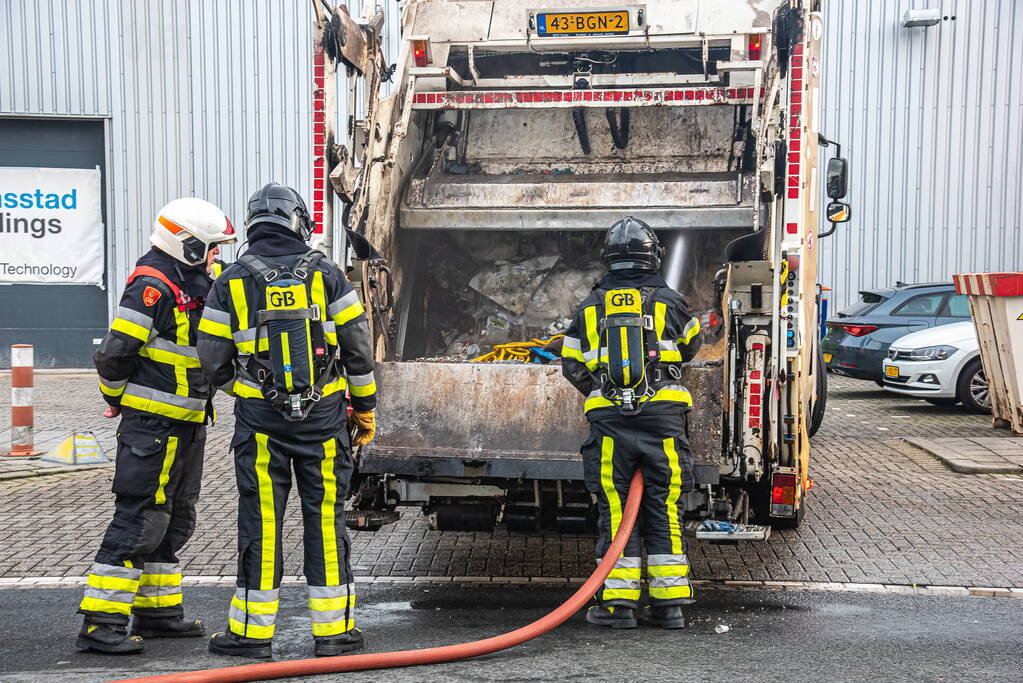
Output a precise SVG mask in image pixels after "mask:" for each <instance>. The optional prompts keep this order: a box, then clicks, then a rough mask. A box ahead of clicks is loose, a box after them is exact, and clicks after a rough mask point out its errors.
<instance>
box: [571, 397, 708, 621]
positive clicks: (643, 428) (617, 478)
mask: <svg viewBox="0 0 1023 683" xmlns="http://www.w3.org/2000/svg"><path fill="white" fill-rule="evenodd" d="M684 410H685V409H679V410H677V411H673V412H672V413H670V414H648V413H646V412H644V413H641V414H640V415H637V416H624V415H615V416H611V417H604V418H600V419H597V420H594V421H592V422H591V423H590V437H589V439H587V441H586V443H585V444H583V446H582V449H581V453H582V456H583V469H584V473H585V478H586V488H587V489H588V490H589V491H590V493H592V494H593V495H594V496H595V498H596V501H597V514H598V532H599V536H598V540H597V560H598V561H599V560H600V559H601V558H603V556H604V554H605V553H606V552H607V550H608V548H609V547H610V545H611V538H612V537H613V536H614V534H615V533H617V531H618V526H619V524H620V523H621V519H622V510H623V509H624V506H625V499H626V498H627V497H628V495H629V484H630V482H631V480H632V476H633V474H634V473H635V471H636V468H637V467H638V468H640V470H641V471H642V472H643V484H644V486H643V501H642V504H641V506H640V511H639V517H638V519H637V520H636V525H635V526H634V527H633V529H632V534H631V535H630V536H629V541H628V543H627V545H626V546H625V551H624V552H623V553H622V555H621V557H619V558H618V561H617V562H616V564H615V567H614V569H612V570H611V573H610V575H608V578H607V579H606V580H605V581H604V586H603V588H601V590H600V591H598V592H597V595H596V598H597V600H598V601H599V602H600V603H601V604H604V605H622V606H625V607H636V606H637V605H638V604H639V597H640V581H641V578H642V575H641V572H642V558H643V549H644V546H645V549H646V553H647V575H648V577H649V589H650V600H651V602H653V603H654V604H659V605H674V604H685V603H689V602H692V599H693V588H692V584H691V582H690V577H689V560H688V558H687V557H686V539H685V536H684V534H683V531H684V523H683V520H682V516H683V513H684V512H685V505H684V501H680V500H679V499H680V497H681V495H682V493H683V492H685V491H690V490H692V488H693V485H694V480H693V464H692V455H691V453H690V451H689V440H688V438H687V434H686V432H687V428H686V414H685V412H684Z"/></svg>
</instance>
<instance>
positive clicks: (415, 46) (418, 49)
mask: <svg viewBox="0 0 1023 683" xmlns="http://www.w3.org/2000/svg"><path fill="white" fill-rule="evenodd" d="M412 59H413V61H415V63H416V66H426V65H427V64H429V63H430V46H429V44H428V43H427V41H425V40H413V41H412Z"/></svg>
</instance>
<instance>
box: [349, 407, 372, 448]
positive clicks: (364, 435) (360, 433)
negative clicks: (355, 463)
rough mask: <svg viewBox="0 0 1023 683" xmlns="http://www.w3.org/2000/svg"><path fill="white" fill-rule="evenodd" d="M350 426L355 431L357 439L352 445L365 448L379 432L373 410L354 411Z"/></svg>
mask: <svg viewBox="0 0 1023 683" xmlns="http://www.w3.org/2000/svg"><path fill="white" fill-rule="evenodd" d="M350 424H351V427H352V428H353V429H354V430H355V439H354V440H353V441H352V445H353V446H356V447H358V446H365V445H366V444H368V443H369V442H370V441H372V440H373V435H374V434H376V432H377V418H376V413H375V412H373V411H372V410H365V411H361V410H353V411H352V417H351V423H350Z"/></svg>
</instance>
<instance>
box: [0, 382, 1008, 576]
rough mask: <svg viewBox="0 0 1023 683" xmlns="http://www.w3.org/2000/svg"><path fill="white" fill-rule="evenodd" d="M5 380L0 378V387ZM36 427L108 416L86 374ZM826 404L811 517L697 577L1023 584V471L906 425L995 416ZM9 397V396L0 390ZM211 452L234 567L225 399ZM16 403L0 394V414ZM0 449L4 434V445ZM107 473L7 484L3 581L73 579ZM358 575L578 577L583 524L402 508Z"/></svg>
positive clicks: (850, 386) (938, 428) (881, 398)
mask: <svg viewBox="0 0 1023 683" xmlns="http://www.w3.org/2000/svg"><path fill="white" fill-rule="evenodd" d="M5 384H6V378H4V377H0V387H4V385H5ZM36 384H37V387H38V388H37V390H36V406H37V411H36V412H37V424H39V425H40V426H41V427H43V428H46V429H54V430H57V431H62V430H66V431H70V430H71V429H72V428H83V427H85V428H92V429H94V430H97V431H98V433H100V432H103V431H104V430H110V429H112V428H113V426H114V425H112V424H111V423H109V422H105V421H103V420H102V418H100V417H99V414H100V412H101V411H102V408H103V405H102V402H101V401H100V399H99V398H98V396H97V395H96V393H95V391H96V390H95V382H94V380H93V379H92V378H89V377H69V376H56V375H41V376H39V377H37V383H36ZM831 387H832V389H831V394H830V402H829V406H828V415H827V418H826V420H825V423H824V427H823V428H822V430H821V432H820V434H818V436H817V437H816V438H815V439H814V442H813V443H814V455H813V460H812V462H811V468H810V469H811V476H812V477H813V479H814V481H815V484H816V485H815V487H814V489H813V490H812V491H811V493H810V494H809V501H810V506H809V510H808V512H807V516H806V521H805V522H804V525H803V527H802V528H800V529H799V530H797V531H786V532H776V533H775V534H774V535H773V536H772V538H771V540H770V541H768V542H766V543H759V544H753V543H743V544H740V545H736V546H725V545H710V544H707V543H694V544H693V546H692V548H691V551H690V555H691V557H692V559H693V562H694V571H695V574H696V576H698V577H700V578H714V579H737V580H790V581H828V582H858V583H899V584H911V583H917V584H940V585H966V586H1016V587H1021V586H1023V515H1021V514H1020V513H1021V512H1023V478H1020V477H1015V476H1010V475H965V474H959V473H956V472H952V471H950V470H949V469H948V468H947V467H945V466H944V465H943V464H942V463H941V462H939V461H938V460H936V459H935V458H933V457H932V456H930V455H928V454H927V453H925V452H924V451H923V450H920V449H918V448H916V447H914V446H911V445H909V444H908V443H906V442H905V441H904V440H903V437H918V438H925V439H926V438H932V439H933V438H953V437H959V438H985V437H987V438H998V437H1000V436H1002V435H1003V434H1005V435H1007V433H1005V432H997V431H995V430H992V429H991V427H990V418H988V417H984V416H977V415H970V414H967V413H965V412H963V411H961V410H959V409H956V408H940V407H935V406H931V405H930V404H927V403H924V402H923V401H917V400H914V399H909V398H904V397H901V396H896V395H894V394H888V393H886V392H883V391H881V390H879V389H877V388H876V387H875V386H874V385H873V384H870V383H864V382H857V381H854V380H848V379H840V378H832V385H831ZM0 399H3V400H6V399H7V392H6V391H0ZM220 408H221V416H222V419H221V422H220V423H219V424H218V425H217V426H216V427H215V428H214V429H213V430H212V431H211V434H210V440H209V447H208V448H207V461H206V475H205V478H204V490H203V495H202V497H201V499H200V501H199V526H198V529H197V531H196V535H195V537H194V538H193V540H192V541H191V543H190V544H189V546H188V547H187V548H186V549H185V551H184V552H183V558H184V560H185V563H186V571H187V572H189V573H191V574H192V575H204V576H225V575H233V574H234V568H235V565H234V545H235V539H234V531H235V519H234V516H235V504H236V493H235V489H234V483H233V473H232V465H231V461H230V458H229V455H228V452H227V445H228V441H229V438H230V432H231V416H230V406H229V405H227V404H225V403H223V402H222V403H221V405H220ZM6 414H7V405H6V403H0V416H3V415H6ZM2 447H3V445H2V444H0V448H2ZM111 476H112V472H111V471H110V470H109V469H105V470H92V471H82V472H76V473H73V474H59V475H52V476H45V477H36V478H31V479H19V480H13V481H0V577H18V576H80V575H82V574H83V573H84V571H85V570H86V568H87V567H88V566H89V563H90V562H91V559H92V555H93V553H94V552H95V549H96V546H97V544H98V541H99V537H100V535H101V534H102V532H103V530H104V528H105V525H106V523H107V521H108V519H109V514H110V510H111V506H112V496H111V494H110V492H109V491H110V479H111ZM298 513H299V509H298V506H297V505H295V500H294V497H293V501H292V504H291V506H290V514H289V518H288V521H287V522H286V524H285V541H284V543H285V549H286V552H287V554H288V559H287V562H286V568H285V574H288V575H298V574H300V573H301V567H300V558H301V551H300V544H301V524H300V515H299V514H298ZM353 552H354V559H355V566H356V571H357V572H358V573H360V574H362V575H372V576H391V577H407V576H454V577H464V576H501V577H509V576H531V577H581V576H585V575H587V574H589V572H590V570H591V568H592V554H593V544H592V540H591V539H590V538H588V537H585V536H567V535H558V534H546V535H536V536H522V535H509V534H507V533H505V532H503V531H496V532H494V533H451V532H446V533H440V532H435V531H430V530H429V529H428V528H427V526H426V523H425V520H424V519H423V517H422V516H421V515H419V514H416V513H414V512H406V514H405V517H404V518H403V519H402V520H401V521H400V522H399V523H397V524H396V525H393V526H390V527H385V529H384V530H383V531H380V532H377V533H369V532H360V533H356V534H353Z"/></svg>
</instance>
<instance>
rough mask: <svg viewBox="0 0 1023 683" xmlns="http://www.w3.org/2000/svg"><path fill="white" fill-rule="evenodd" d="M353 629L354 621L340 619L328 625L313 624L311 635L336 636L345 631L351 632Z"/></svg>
mask: <svg viewBox="0 0 1023 683" xmlns="http://www.w3.org/2000/svg"><path fill="white" fill-rule="evenodd" d="M353 628H355V620H354V619H347V620H345V619H342V620H341V621H332V622H330V623H329V624H319V623H317V622H315V621H314V622H313V635H314V636H336V635H338V634H339V633H344V632H345V631H351V630H352V629H353Z"/></svg>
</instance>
